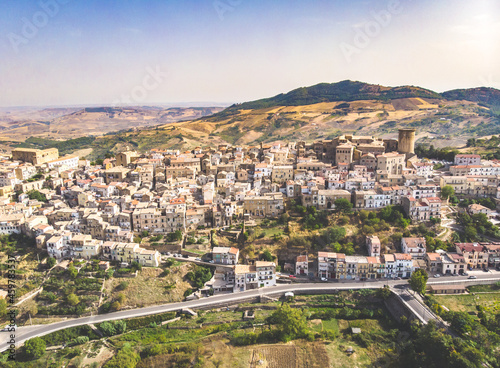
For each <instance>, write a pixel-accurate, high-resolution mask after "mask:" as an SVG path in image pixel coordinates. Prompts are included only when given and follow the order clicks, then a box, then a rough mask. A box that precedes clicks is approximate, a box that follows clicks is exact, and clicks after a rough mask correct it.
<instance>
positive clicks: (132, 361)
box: [104, 343, 141, 368]
mask: <svg viewBox="0 0 500 368" xmlns="http://www.w3.org/2000/svg"><path fill="white" fill-rule="evenodd" d="M140 360H141V357H140V356H139V354H137V353H136V352H135V351H134V350H133V349H132V348H131V347H130V344H128V343H127V344H125V345H124V346H123V348H122V349H121V350H120V351H119V352H118V354H116V355H115V356H114V357H113V358H111V359H110V360H109V361H108V362H107V363H106V364H105V365H104V368H134V367H135V366H137V363H138V362H139V361H140Z"/></svg>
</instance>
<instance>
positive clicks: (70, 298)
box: [66, 293, 80, 307]
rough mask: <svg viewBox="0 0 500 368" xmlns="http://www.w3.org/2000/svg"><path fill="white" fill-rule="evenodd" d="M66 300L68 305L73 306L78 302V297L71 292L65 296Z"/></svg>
mask: <svg viewBox="0 0 500 368" xmlns="http://www.w3.org/2000/svg"><path fill="white" fill-rule="evenodd" d="M66 300H67V301H68V303H69V305H72V306H73V307H74V306H75V305H77V304H78V303H80V299H78V297H77V296H76V295H75V294H73V293H71V294H69V295H68V296H67V297H66Z"/></svg>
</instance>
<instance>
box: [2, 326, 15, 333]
mask: <svg viewBox="0 0 500 368" xmlns="http://www.w3.org/2000/svg"><path fill="white" fill-rule="evenodd" d="M16 329H17V325H16V324H14V325H7V326H5V328H3V329H2V330H0V332H14V331H15V330H16Z"/></svg>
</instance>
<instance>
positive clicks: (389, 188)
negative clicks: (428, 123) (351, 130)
mask: <svg viewBox="0 0 500 368" xmlns="http://www.w3.org/2000/svg"><path fill="white" fill-rule="evenodd" d="M1 166H2V168H1V171H0V186H1V187H0V195H1V198H2V204H1V207H0V213H1V216H0V233H1V234H5V235H10V234H23V235H25V236H26V237H28V238H31V239H35V244H36V248H38V249H39V250H45V251H46V252H47V253H48V256H49V257H51V258H55V259H56V260H58V261H62V260H67V259H70V260H91V259H94V260H99V262H100V263H99V265H100V266H99V267H102V268H104V269H108V268H109V267H110V262H111V264H118V265H119V266H118V267H121V268H127V267H129V266H130V264H131V263H136V264H139V265H141V266H146V267H158V266H159V265H160V264H161V263H162V262H165V259H166V258H180V257H181V254H184V256H185V257H186V259H183V260H189V261H192V262H194V263H198V264H205V265H213V266H218V267H217V268H216V270H215V273H214V275H213V277H212V279H211V280H210V281H208V282H207V283H206V284H205V286H204V287H203V288H201V289H202V291H203V292H204V293H205V295H210V294H213V293H218V292H228V291H233V292H238V291H244V290H248V289H254V288H259V287H269V286H273V285H275V284H276V282H277V279H278V280H279V279H281V280H283V279H285V278H287V277H288V278H289V276H288V275H287V274H286V273H285V272H283V274H282V273H281V272H280V271H288V272H287V273H288V274H292V275H293V274H298V275H304V276H309V277H311V278H318V279H320V280H323V281H328V280H368V279H394V278H409V277H410V276H411V275H412V273H413V272H414V271H415V270H416V269H419V268H423V269H426V270H427V271H428V272H430V273H434V274H455V275H459V274H460V275H466V274H467V270H468V269H477V268H487V267H489V266H496V265H497V264H498V263H499V262H498V259H499V254H500V245H499V244H497V243H494V242H491V241H489V242H486V243H485V242H482V243H481V244H478V243H473V242H471V243H463V242H459V241H456V243H451V240H450V239H448V246H447V247H443V246H441V247H438V246H436V245H435V244H434V245H433V247H432V249H427V248H428V247H427V246H426V238H425V237H424V236H419V237H415V236H410V234H407V235H408V236H403V237H401V236H400V237H399V239H396V242H397V246H396V247H392V249H391V247H390V246H388V245H387V242H384V244H381V240H380V239H379V237H378V236H377V235H378V232H377V231H375V233H374V231H373V230H372V231H369V230H368V231H365V232H364V233H363V234H365V235H366V236H364V237H363V241H362V242H361V243H362V244H351V245H354V247H355V249H356V250H357V251H359V254H353V253H354V252H353V250H352V247H351V249H350V250H349V251H348V252H342V251H341V250H342V249H346V247H343V248H340V249H338V248H339V247H338V246H337V250H338V251H335V252H332V250H335V244H334V245H333V248H332V244H328V243H326V244H324V246H323V249H318V248H317V247H316V251H314V252H313V251H311V249H310V248H309V247H305V248H304V249H302V250H301V249H299V250H298V251H299V254H298V255H297V256H293V259H290V258H288V259H283V260H280V259H277V258H276V254H271V255H270V254H267V255H265V256H264V257H262V254H261V256H259V255H252V256H250V257H249V254H248V252H245V256H244V255H243V254H240V252H241V253H243V252H244V251H242V247H245V240H248V237H249V236H248V231H247V230H248V229H250V228H251V227H255V226H258V225H260V224H262V223H263V222H266V221H269V220H271V219H274V220H278V221H279V222H280V223H286V222H287V221H288V214H287V211H293V210H294V209H295V210H296V209H297V206H299V207H300V206H302V209H300V208H299V210H302V211H304V212H305V211H309V210H310V209H314V210H313V211H314V212H315V213H320V212H321V213H323V212H324V213H326V214H328V213H330V214H335V213H339V212H341V213H346V212H351V211H352V210H354V211H355V212H356V213H358V214H359V213H360V212H362V211H365V212H366V211H371V212H373V211H375V210H381V209H384V208H391V209H393V208H399V209H401V211H403V213H402V214H401V213H399V214H398V213H397V211H394V214H393V216H396V217H397V216H400V217H401V218H403V225H402V228H403V229H404V228H406V227H407V226H408V224H410V223H413V224H419V223H427V224H429V225H430V226H432V225H433V224H434V225H436V224H439V223H441V220H442V219H443V220H444V219H445V218H446V217H445V216H443V214H448V213H451V212H450V211H451V210H450V206H448V202H449V201H448V197H449V194H448V195H443V193H442V189H443V188H445V187H446V188H447V189H446V190H445V191H443V192H449V190H450V188H451V191H452V192H454V193H455V194H457V195H458V194H462V195H466V196H468V197H471V196H472V197H482V198H484V197H490V198H492V200H493V201H494V202H493V203H497V201H498V198H500V192H499V184H500V183H499V178H500V163H498V162H492V161H482V160H481V158H480V156H479V155H466V154H458V155H456V156H455V158H454V162H444V163H438V164H437V163H436V162H431V161H430V160H428V159H425V158H422V157H417V155H416V154H415V130H413V129H401V130H400V131H399V139H398V140H396V139H386V140H383V139H379V138H376V137H365V136H353V135H343V136H340V137H338V138H335V139H333V140H329V141H317V142H314V143H311V144H306V143H305V142H296V143H289V144H286V145H282V144H278V143H276V144H261V145H260V146H231V145H221V146H218V147H207V148H201V147H198V148H196V149H194V150H192V151H190V152H180V151H178V150H168V151H166V150H158V149H152V150H151V151H149V152H147V153H144V154H139V153H137V152H134V151H127V152H121V153H119V154H117V155H116V156H115V157H110V158H107V159H104V160H100V161H99V162H98V163H91V162H89V161H86V160H80V159H79V158H78V157H76V156H65V157H59V154H58V151H57V149H54V148H53V149H46V150H36V149H23V148H18V149H14V150H13V151H12V156H11V157H4V159H3V160H2V162H1ZM438 166H440V167H441V168H440V170H435V168H436V167H438ZM466 211H468V212H469V214H470V215H475V214H484V216H486V217H490V218H491V217H492V216H493V213H494V208H493V209H491V208H488V207H485V206H482V205H480V204H477V203H474V204H470V205H469V206H468V208H467V209H466ZM401 215H403V216H401ZM391 216H392V215H391ZM480 216H482V215H480ZM485 221H487V222H488V223H489V224H490V225H491V223H490V222H489V220H488V219H486V220H485ZM388 222H390V219H388ZM492 226H493V225H492ZM323 227H326V228H328V227H329V226H328V223H327V224H326V226H323ZM314 228H318V226H316V227H313V229H314ZM336 228H338V227H336ZM340 228H341V226H340ZM372 229H373V228H372ZM443 229H444V232H447V231H448V230H449V232H450V233H451V229H446V228H443ZM492 229H493V230H494V227H492ZM197 231H198V232H201V233H202V234H204V235H205V236H206V238H205V240H206V241H209V243H208V244H206V247H205V248H204V249H206V251H199V250H198V251H196V250H195V251H194V252H193V251H191V252H190V251H189V249H188V248H189V247H186V246H187V244H192V243H195V241H194V240H195V239H193V238H198V239H200V242H201V243H203V238H202V236H201V235H199V234H197ZM220 234H226V235H228V234H229V235H230V236H232V244H226V245H228V246H219V244H218V240H217V237H218V236H219V235H220ZM344 235H345V231H344ZM448 235H451V234H448ZM261 237H262V236H261ZM151 238H152V240H153V242H151ZM278 238H279V236H278ZM148 239H149V243H148V242H147V240H148ZM161 239H165V240H166V243H169V242H170V245H171V246H173V248H172V247H171V248H169V249H170V250H171V252H170V251H168V252H167V251H161V252H160V251H159V250H158V249H157V248H155V246H158V245H159V243H158V241H159V240H161ZM275 239H276V235H275ZM357 239H359V237H358V238H357ZM490 240H494V239H492V238H491V237H490ZM172 242H173V243H172ZM442 243H443V242H442ZM450 243H451V244H452V245H453V244H455V246H450ZM172 244H173V245H172ZM436 248H441V249H436ZM160 250H161V249H160ZM161 253H163V254H161ZM268 253H269V252H268ZM346 253H347V254H346ZM189 256H191V258H188V257H189ZM280 261H283V262H281V264H280ZM277 274H278V275H277ZM285 275H286V276H285ZM195 296H197V297H199V296H201V293H200V291H198V292H197V293H195ZM191 297H192V296H191Z"/></svg>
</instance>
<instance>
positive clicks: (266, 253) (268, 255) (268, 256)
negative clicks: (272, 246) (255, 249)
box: [262, 249, 274, 262]
mask: <svg viewBox="0 0 500 368" xmlns="http://www.w3.org/2000/svg"><path fill="white" fill-rule="evenodd" d="M262 259H263V260H264V261H266V262H272V261H273V260H274V257H273V255H272V254H271V252H270V251H269V249H266V250H265V251H264V252H263V253H262Z"/></svg>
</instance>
